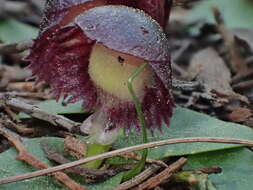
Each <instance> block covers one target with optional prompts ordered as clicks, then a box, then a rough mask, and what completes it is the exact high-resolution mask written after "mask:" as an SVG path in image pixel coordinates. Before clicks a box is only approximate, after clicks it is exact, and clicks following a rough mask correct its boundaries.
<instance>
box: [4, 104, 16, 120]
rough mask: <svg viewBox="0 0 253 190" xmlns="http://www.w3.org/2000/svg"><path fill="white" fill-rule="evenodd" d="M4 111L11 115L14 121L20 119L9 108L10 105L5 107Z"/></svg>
mask: <svg viewBox="0 0 253 190" xmlns="http://www.w3.org/2000/svg"><path fill="white" fill-rule="evenodd" d="M4 111H5V112H6V113H7V114H8V115H9V116H10V118H11V119H12V120H13V121H17V122H18V121H19V119H18V118H17V115H16V114H15V113H14V112H13V111H12V110H11V109H10V108H9V107H5V108H4Z"/></svg>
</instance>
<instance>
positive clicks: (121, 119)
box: [27, 0, 174, 144]
mask: <svg viewBox="0 0 253 190" xmlns="http://www.w3.org/2000/svg"><path fill="white" fill-rule="evenodd" d="M133 2H134V1H123V0H120V1H116V0H108V1H105V0H94V1H88V0H86V1H85V0H78V1H77V0H75V1H73V0H58V1H52V2H51V1H50V2H49V3H48V5H47V8H46V11H45V17H44V19H43V22H42V26H41V32H40V35H39V37H38V38H37V39H36V40H35V44H34V46H33V48H32V50H31V53H30V56H29V57H28V58H27V59H28V60H29V61H30V62H31V65H30V68H31V70H32V72H33V74H34V75H35V76H36V77H37V80H38V81H46V82H47V83H49V84H50V85H51V86H52V88H53V90H52V91H53V93H54V94H55V95H56V97H58V98H59V97H60V96H64V97H67V96H71V98H70V99H69V102H70V103H72V102H75V101H77V100H83V106H84V108H85V109H86V110H91V111H95V113H94V114H93V115H92V116H91V117H90V118H89V119H88V120H87V121H86V122H84V124H85V127H88V128H89V124H90V128H91V132H90V133H93V136H95V138H97V139H99V140H97V141H98V142H99V143H103V144H108V142H109V141H108V134H109V136H111V137H109V138H111V139H113V136H116V135H115V134H117V131H118V129H119V128H121V127H125V128H126V129H130V128H132V127H135V128H137V129H138V128H139V122H138V119H137V113H136V110H135V107H134V104H133V101H132V98H131V96H130V94H129V91H128V89H127V80H128V78H129V76H130V75H131V73H132V72H134V71H135V70H136V69H137V68H138V67H139V66H140V65H141V64H142V63H144V62H148V63H149V65H148V66H147V67H146V68H145V70H144V71H143V72H142V73H141V74H140V75H139V76H138V77H137V79H136V80H135V81H134V83H133V87H134V90H135V92H136V95H137V96H138V98H139V99H140V102H141V104H142V109H143V112H144V115H145V119H146V123H147V126H148V128H149V129H151V131H152V130H153V129H155V128H157V129H159V130H160V129H161V124H162V122H163V121H164V122H165V123H166V124H167V125H169V119H170V117H171V114H172V108H173V107H174V104H173V102H172V96H171V68H170V55H169V45H168V41H167V39H166V36H165V34H164V33H163V29H162V27H161V26H160V25H159V24H158V23H157V22H156V21H155V20H154V19H153V18H157V19H158V20H157V21H158V22H160V24H162V23H163V22H164V20H165V19H166V17H167V16H166V14H165V12H162V13H159V12H157V11H158V8H160V6H162V5H163V6H164V4H160V3H162V2H163V1H161V0H160V1H146V2H148V3H147V4H145V3H144V1H142V0H140V1H138V2H139V3H140V4H138V3H137V1H136V2H135V3H133ZM154 2H156V3H157V4H156V3H154ZM142 3H143V7H142V8H143V9H144V11H145V9H147V11H146V12H147V13H148V11H151V13H150V15H151V16H152V17H153V18H152V17H151V16H149V15H148V14H146V13H144V12H143V11H141V10H139V9H135V8H131V7H129V6H132V7H136V6H137V5H138V6H141V5H142ZM152 3H154V4H152ZM163 3H164V2H163ZM108 4H116V5H108ZM118 4H124V5H128V6H122V5H120V6H119V5H118ZM149 5H157V7H156V8H157V9H154V10H153V9H148V8H147V7H148V6H149ZM160 17H161V18H162V19H161V18H160ZM115 131H116V132H115Z"/></svg>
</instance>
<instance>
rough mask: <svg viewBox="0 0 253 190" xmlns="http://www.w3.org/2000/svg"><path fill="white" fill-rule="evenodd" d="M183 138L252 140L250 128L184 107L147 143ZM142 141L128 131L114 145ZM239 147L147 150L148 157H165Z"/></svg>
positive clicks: (202, 145) (208, 145) (179, 146)
mask: <svg viewBox="0 0 253 190" xmlns="http://www.w3.org/2000/svg"><path fill="white" fill-rule="evenodd" d="M139 135H140V134H139ZM184 137H224V138H237V139H248V140H253V130H252V129H251V128H249V127H246V126H243V125H239V124H234V123H230V122H224V121H221V120H218V119H215V118H213V117H210V116H208V115H205V114H202V113H198V112H195V111H191V110H188V109H184V108H177V109H176V110H175V112H174V115H173V117H172V120H171V125H170V127H169V128H167V127H166V126H163V133H160V132H156V133H155V134H154V136H151V135H149V137H148V139H149V142H151V141H157V140H163V139H172V138H184ZM141 141H142V139H141V136H138V134H136V132H135V133H131V134H130V135H129V136H126V137H122V138H120V139H118V140H117V142H116V143H115V145H114V146H115V147H117V148H123V147H127V146H132V145H136V144H141ZM238 146H240V145H233V144H217V143H187V144H176V145H166V146H161V147H156V148H152V149H150V151H149V158H152V159H161V158H165V157H168V156H179V155H188V154H197V153H201V152H208V151H213V150H222V149H228V148H234V147H238Z"/></svg>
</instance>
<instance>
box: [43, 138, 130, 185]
mask: <svg viewBox="0 0 253 190" xmlns="http://www.w3.org/2000/svg"><path fill="white" fill-rule="evenodd" d="M41 146H42V148H43V150H44V152H45V155H46V157H47V159H49V160H51V161H54V162H56V163H60V164H65V163H69V162H70V161H69V160H68V159H66V158H65V157H64V156H62V155H61V154H60V153H59V151H58V150H57V149H56V148H52V149H49V147H48V144H47V143H46V142H42V143H41ZM120 169H121V170H117V169H109V170H99V169H92V168H86V167H83V166H76V167H73V168H70V169H67V170H65V171H66V172H68V173H74V174H77V175H80V176H83V177H92V178H94V179H96V180H101V179H105V178H108V177H112V176H115V175H116V174H118V173H119V172H121V171H124V170H126V169H125V168H120Z"/></svg>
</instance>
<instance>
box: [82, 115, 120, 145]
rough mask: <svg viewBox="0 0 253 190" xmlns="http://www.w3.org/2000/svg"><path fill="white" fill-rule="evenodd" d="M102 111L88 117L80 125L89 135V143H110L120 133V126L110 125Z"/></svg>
mask: <svg viewBox="0 0 253 190" xmlns="http://www.w3.org/2000/svg"><path fill="white" fill-rule="evenodd" d="M104 121H105V118H104V116H103V114H102V113H101V112H96V113H94V114H92V115H91V116H90V117H88V118H87V119H86V120H85V121H84V122H83V124H82V126H81V127H80V130H81V131H82V132H84V133H86V134H88V135H89V139H88V142H89V143H97V144H103V145H110V144H112V143H113V142H114V141H116V139H117V138H118V136H119V135H120V131H121V130H120V127H115V126H113V127H112V126H108V124H106V123H105V122H104Z"/></svg>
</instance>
